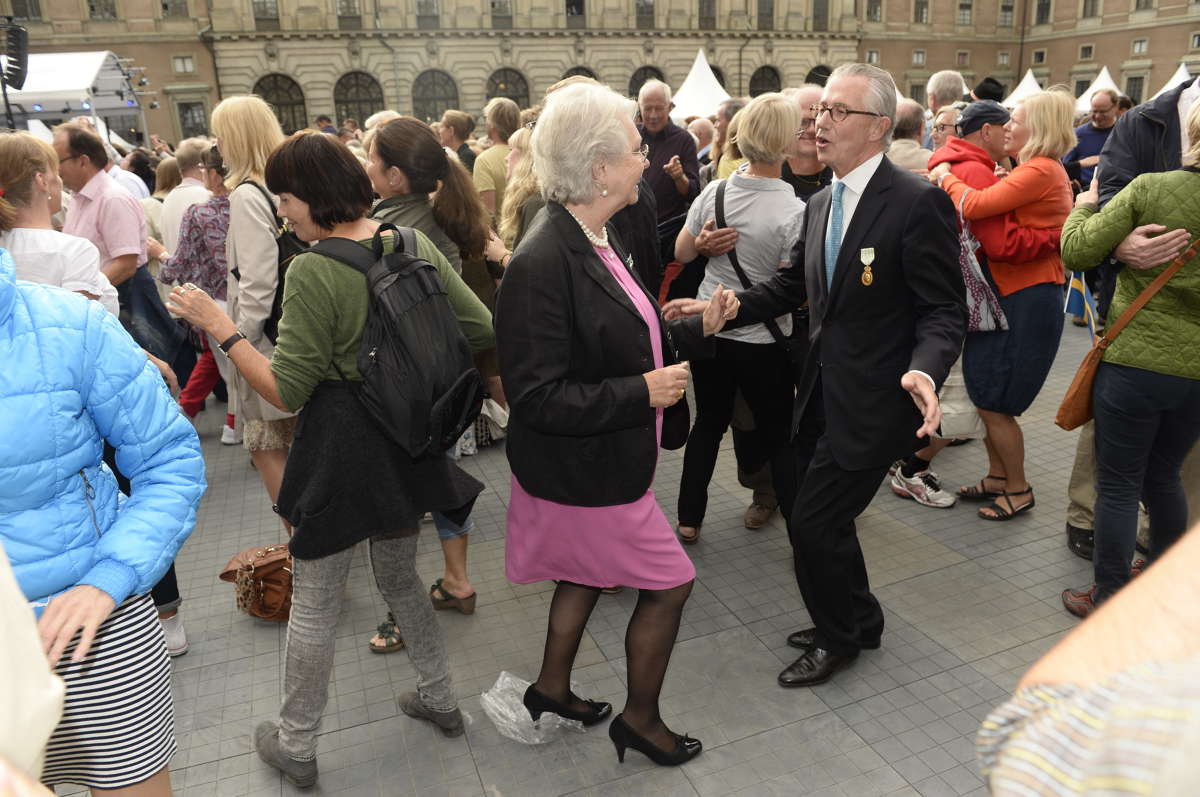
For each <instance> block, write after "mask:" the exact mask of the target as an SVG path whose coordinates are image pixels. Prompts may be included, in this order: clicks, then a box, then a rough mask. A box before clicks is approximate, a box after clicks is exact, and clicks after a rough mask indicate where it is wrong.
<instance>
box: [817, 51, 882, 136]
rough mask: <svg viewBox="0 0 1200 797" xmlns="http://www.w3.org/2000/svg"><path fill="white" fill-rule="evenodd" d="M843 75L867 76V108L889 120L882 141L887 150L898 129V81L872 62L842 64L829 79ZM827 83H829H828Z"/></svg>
mask: <svg viewBox="0 0 1200 797" xmlns="http://www.w3.org/2000/svg"><path fill="white" fill-rule="evenodd" d="M843 77H860V78H866V80H867V108H866V110H869V111H874V112H875V113H877V114H879V115H880V116H882V117H883V118H884V119H887V120H888V122H889V124H888V129H887V132H886V133H884V135H883V142H882V143H883V151H884V152H887V149H888V147H890V146H891V145H892V134H893V133H894V132H895V130H896V81H894V80H892V76H891V74H890V73H889V72H886V71H884V70H882V69H880V68H879V67H877V66H871V65H870V64H842V65H841V66H839V67H838V68H837V69H835V70H833V74H831V75H830V76H829V81H830V82H832V81H833V79H834V78H843ZM825 85H829V84H828V83H826V84H825Z"/></svg>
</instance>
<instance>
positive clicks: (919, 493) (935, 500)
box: [891, 468, 958, 509]
mask: <svg viewBox="0 0 1200 797" xmlns="http://www.w3.org/2000/svg"><path fill="white" fill-rule="evenodd" d="M891 486H892V492H893V493H895V494H896V495H898V496H900V497H901V498H911V499H913V500H914V501H916V502H917V503H918V504H921V505H922V506H932V507H934V508H936V509H947V508H949V507H952V506H954V502H955V501H957V500H958V499H957V498H955V497H954V496H953V495H951V494H950V493H948V492H946V491H945V490H943V489H942V484H941V482H940V481H938V477H937V474H936V473H934V472H933V468H928V469H926V470H923V471H919V472H917V473H915V474H914V475H913V476H911V477H909V476H905V475H904V471H903V470H901V469H900V468H896V472H895V473H893V474H892V483H891Z"/></svg>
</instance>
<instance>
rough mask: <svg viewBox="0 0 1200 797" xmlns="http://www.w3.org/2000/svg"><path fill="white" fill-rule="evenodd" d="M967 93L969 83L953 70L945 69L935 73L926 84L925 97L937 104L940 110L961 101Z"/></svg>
mask: <svg viewBox="0 0 1200 797" xmlns="http://www.w3.org/2000/svg"><path fill="white" fill-rule="evenodd" d="M966 93H967V82H966V81H965V80H963V76H962V75H961V74H959V73H958V72H955V71H954V70H953V69H943V70H942V71H941V72H934V73H933V74H932V75H930V77H929V82H928V83H926V84H925V97H926V99H928V100H932V101H934V102H936V103H937V105H938V107H939V108H940V107H941V106H943V105H947V104H949V103H952V102H954V101H956V100H961V99H962V98H963V95H964V94H966Z"/></svg>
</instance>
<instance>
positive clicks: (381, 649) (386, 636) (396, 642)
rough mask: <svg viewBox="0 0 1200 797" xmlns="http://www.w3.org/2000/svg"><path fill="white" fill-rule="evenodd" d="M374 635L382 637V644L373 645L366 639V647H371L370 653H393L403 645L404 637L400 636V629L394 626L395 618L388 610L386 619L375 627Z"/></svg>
mask: <svg viewBox="0 0 1200 797" xmlns="http://www.w3.org/2000/svg"><path fill="white" fill-rule="evenodd" d="M375 636H377V637H379V638H380V639H382V640H383V642H384V644H382V645H373V644H371V641H370V640H368V641H367V647H368V648H370V649H371V652H372V653H395V652H396V651H397V650H400V649H401V648H403V647H404V639H403V638H401V636H400V629H399V628H398V627H397V626H396V618H395V617H394V616H393V615H392V613H391V612H388V615H387V619H386V620H384V621H383V622H382V623H380V624H379V626H378V627H377V628H376V629H375ZM372 639H374V637H372Z"/></svg>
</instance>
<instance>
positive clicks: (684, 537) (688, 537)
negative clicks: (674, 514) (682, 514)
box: [675, 523, 700, 545]
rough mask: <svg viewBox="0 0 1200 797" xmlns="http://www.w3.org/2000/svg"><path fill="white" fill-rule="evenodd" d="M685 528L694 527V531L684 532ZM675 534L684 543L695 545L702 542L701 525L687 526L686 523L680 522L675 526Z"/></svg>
mask: <svg viewBox="0 0 1200 797" xmlns="http://www.w3.org/2000/svg"><path fill="white" fill-rule="evenodd" d="M685 528H688V529H694V533H692V534H684V533H683V529H685ZM675 536H677V537H678V538H679V541H680V542H682V543H683V544H684V545H695V544H696V543H698V542H700V527H699V526H686V525H684V524H682V523H680V524H679V525H678V526H676V527H675Z"/></svg>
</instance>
